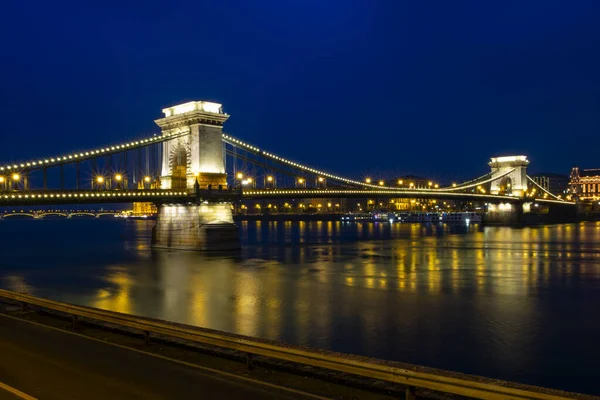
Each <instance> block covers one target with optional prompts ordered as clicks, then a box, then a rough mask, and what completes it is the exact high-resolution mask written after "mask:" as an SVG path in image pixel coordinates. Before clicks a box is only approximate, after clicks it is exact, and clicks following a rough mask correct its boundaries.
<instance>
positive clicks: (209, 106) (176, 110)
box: [162, 101, 222, 117]
mask: <svg viewBox="0 0 600 400" xmlns="http://www.w3.org/2000/svg"><path fill="white" fill-rule="evenodd" d="M221 107H222V105H221V104H219V103H212V102H210V101H190V102H189V103H183V104H178V105H176V106H173V107H169V108H164V109H163V110H162V112H163V113H164V114H165V117H172V116H175V115H179V114H185V113H188V112H192V111H204V112H209V113H214V114H222V112H221Z"/></svg>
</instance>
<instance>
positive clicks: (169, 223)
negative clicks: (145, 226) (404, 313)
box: [152, 202, 240, 251]
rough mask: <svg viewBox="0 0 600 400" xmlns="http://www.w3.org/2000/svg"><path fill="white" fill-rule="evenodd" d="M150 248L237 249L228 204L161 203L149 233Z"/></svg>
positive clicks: (237, 236)
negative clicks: (150, 236) (150, 237)
mask: <svg viewBox="0 0 600 400" xmlns="http://www.w3.org/2000/svg"><path fill="white" fill-rule="evenodd" d="M152 247H154V248H159V249H173V250H198V251H214V250H218V251H227V250H238V249H239V248H240V238H239V235H238V229H237V226H236V225H235V224H234V223H233V214H232V210H231V204H230V203H208V202H203V203H201V204H161V205H159V206H158V213H157V216H156V225H155V226H154V228H153V230H152Z"/></svg>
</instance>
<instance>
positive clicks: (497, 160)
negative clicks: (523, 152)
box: [491, 156, 529, 163]
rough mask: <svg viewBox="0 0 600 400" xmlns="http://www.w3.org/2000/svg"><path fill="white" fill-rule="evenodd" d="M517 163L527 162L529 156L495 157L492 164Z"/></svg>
mask: <svg viewBox="0 0 600 400" xmlns="http://www.w3.org/2000/svg"><path fill="white" fill-rule="evenodd" d="M516 161H524V162H529V161H527V156H508V157H495V158H492V161H491V162H492V163H506V162H516Z"/></svg>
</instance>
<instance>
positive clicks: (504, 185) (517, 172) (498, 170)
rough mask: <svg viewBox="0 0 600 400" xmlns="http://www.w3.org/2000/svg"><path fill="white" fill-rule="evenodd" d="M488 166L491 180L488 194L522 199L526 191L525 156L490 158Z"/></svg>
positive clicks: (527, 163)
mask: <svg viewBox="0 0 600 400" xmlns="http://www.w3.org/2000/svg"><path fill="white" fill-rule="evenodd" d="M488 165H489V166H490V167H491V168H492V178H495V177H498V179H496V180H493V181H492V184H491V187H490V193H491V194H504V195H509V196H517V197H523V196H524V194H525V191H527V166H528V165H529V161H528V160H527V156H508V157H496V158H492V159H491V160H490V162H489V163H488Z"/></svg>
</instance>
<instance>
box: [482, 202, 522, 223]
mask: <svg viewBox="0 0 600 400" xmlns="http://www.w3.org/2000/svg"><path fill="white" fill-rule="evenodd" d="M483 224H484V225H505V226H521V225H522V224H523V204H522V203H500V204H488V206H487V207H486V210H485V213H484V214H483Z"/></svg>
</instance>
